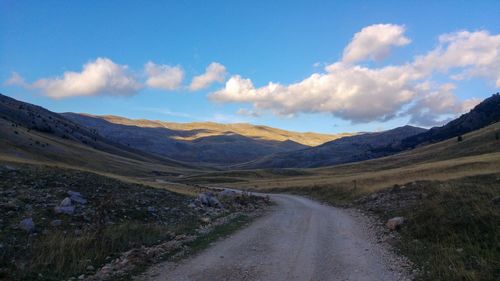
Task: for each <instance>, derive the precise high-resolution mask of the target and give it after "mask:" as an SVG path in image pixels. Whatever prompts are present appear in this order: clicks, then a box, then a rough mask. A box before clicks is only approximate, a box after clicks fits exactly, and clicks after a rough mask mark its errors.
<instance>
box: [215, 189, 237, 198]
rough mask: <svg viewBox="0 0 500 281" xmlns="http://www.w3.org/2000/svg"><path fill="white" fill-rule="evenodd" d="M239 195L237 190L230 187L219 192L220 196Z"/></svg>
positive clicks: (231, 196)
mask: <svg viewBox="0 0 500 281" xmlns="http://www.w3.org/2000/svg"><path fill="white" fill-rule="evenodd" d="M237 195H238V194H237V193H236V191H234V190H230V189H224V190H223V191H221V192H219V197H220V198H234V197H236V196H237Z"/></svg>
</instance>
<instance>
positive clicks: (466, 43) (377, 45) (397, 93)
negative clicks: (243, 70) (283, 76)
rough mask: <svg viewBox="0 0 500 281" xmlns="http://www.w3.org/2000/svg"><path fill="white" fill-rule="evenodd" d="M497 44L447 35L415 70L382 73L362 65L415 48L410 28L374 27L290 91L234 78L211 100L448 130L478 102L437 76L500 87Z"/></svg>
mask: <svg viewBox="0 0 500 281" xmlns="http://www.w3.org/2000/svg"><path fill="white" fill-rule="evenodd" d="M383 31H384V32H383ZM497 38H498V35H495V36H492V35H490V34H489V33H488V32H485V31H477V32H459V33H451V34H445V35H443V36H441V37H440V38H439V44H438V46H437V47H436V48H435V49H433V50H431V51H430V52H428V53H427V54H424V55H422V56H418V57H416V58H415V59H414V60H413V61H410V62H408V63H405V64H402V65H388V66H384V67H378V68H370V67H365V66H361V65H357V64H355V62H358V61H361V60H365V59H374V60H379V59H382V58H384V57H385V56H386V55H387V54H388V53H389V51H390V49H391V48H392V47H394V46H403V45H406V44H408V43H409V42H410V41H409V39H407V38H406V37H405V36H404V28H403V27H402V26H396V25H374V26H370V27H366V28H364V29H363V30H361V31H360V32H359V33H357V34H356V35H355V36H354V38H353V39H352V41H351V43H349V45H348V46H347V47H346V49H345V51H344V56H343V58H342V60H340V61H338V62H336V63H333V64H330V65H328V66H326V67H325V71H324V72H319V73H314V74H312V75H310V76H309V77H307V78H306V79H304V80H302V81H299V82H296V83H292V84H289V85H282V84H279V83H273V82H269V83H268V84H267V85H264V86H262V87H255V86H254V85H253V83H252V81H251V80H250V79H248V78H243V77H241V76H240V75H234V76H232V77H231V78H230V79H229V80H228V81H227V82H226V84H225V87H224V88H222V89H220V90H218V91H216V92H213V93H211V94H210V96H209V97H210V98H211V99H212V100H214V101H217V102H235V103H251V104H253V107H254V109H256V110H257V111H262V110H270V111H272V112H274V113H276V114H279V115H285V116H290V115H294V114H298V113H317V112H327V113H331V114H333V115H334V116H337V117H340V118H343V119H345V120H350V121H351V122H353V123H357V122H368V121H375V120H378V121H385V120H389V119H392V118H395V117H397V116H402V115H406V116H410V120H411V122H412V123H414V124H417V125H424V126H430V125H435V124H440V123H441V122H442V121H443V119H442V118H443V117H445V116H450V115H456V114H460V113H463V112H465V111H466V110H468V109H470V107H471V106H473V105H475V104H476V103H477V102H478V101H477V100H476V99H471V100H466V101H460V99H458V98H457V97H456V96H455V95H454V93H453V90H454V89H455V85H453V84H450V83H444V84H443V85H439V84H437V83H435V82H432V81H433V74H434V73H436V72H439V73H448V74H449V76H450V80H451V81H454V80H456V79H465V78H467V77H473V76H482V77H485V78H489V79H492V80H494V81H496V80H497V79H499V78H500V74H499V69H500V68H499V67H498V64H499V62H498V60H499V58H500V53H499V48H500V41H499V40H498V39H497ZM481 42H487V43H486V44H484V43H481ZM363 46H364V47H366V50H365V49H363V48H362V47H363ZM496 83H497V82H496ZM497 84H498V83H497ZM497 86H499V85H497ZM408 108H410V109H408Z"/></svg>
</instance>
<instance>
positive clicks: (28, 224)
mask: <svg viewBox="0 0 500 281" xmlns="http://www.w3.org/2000/svg"><path fill="white" fill-rule="evenodd" d="M19 228H20V229H22V230H24V231H26V232H28V233H31V232H34V231H35V223H34V222H33V219H32V218H26V219H24V220H22V221H21V222H20V223H19Z"/></svg>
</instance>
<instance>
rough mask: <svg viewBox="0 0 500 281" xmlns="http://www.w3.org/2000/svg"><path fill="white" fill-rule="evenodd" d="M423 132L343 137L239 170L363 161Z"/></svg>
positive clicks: (410, 129)
mask: <svg viewBox="0 0 500 281" xmlns="http://www.w3.org/2000/svg"><path fill="white" fill-rule="evenodd" d="M423 131H425V129H422V128H417V127H412V126H404V127H400V128H396V129H392V130H388V131H384V132H378V133H366V134H361V135H356V136H350V137H344V138H341V139H337V140H334V141H331V142H327V143H325V144H323V145H320V146H317V147H312V148H307V149H301V150H297V151H292V152H285V153H277V154H274V155H269V156H266V157H263V158H261V159H258V160H256V161H253V162H250V163H245V164H243V165H239V166H237V168H239V169H253V168H312V167H322V166H331V165H336V164H342V163H349V162H357V161H363V160H367V159H373V158H378V157H382V156H387V155H390V154H393V153H394V151H393V150H392V149H390V148H391V147H395V146H398V145H399V142H400V141H401V140H402V139H405V138H406V137H408V136H412V135H415V134H419V133H421V132H423Z"/></svg>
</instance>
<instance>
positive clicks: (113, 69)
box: [29, 58, 142, 98]
mask: <svg viewBox="0 0 500 281" xmlns="http://www.w3.org/2000/svg"><path fill="white" fill-rule="evenodd" d="M29 87H30V88H33V89H39V90H41V91H42V92H43V93H44V94H46V95H47V96H49V97H52V98H67V97H73V96H93V95H117V96H120V95H131V94H135V93H136V92H137V91H138V90H140V89H141V88H142V85H141V84H140V83H139V82H138V81H137V80H136V79H135V77H134V76H133V75H131V74H130V73H129V71H128V67H127V66H125V65H119V64H116V63H114V62H113V61H111V60H110V59H107V58H97V59H96V60H95V61H91V62H89V63H87V64H85V65H84V66H83V69H82V71H81V72H72V71H67V72H64V74H63V76H62V77H56V78H44V79H40V80H37V81H35V82H34V83H32V84H31V85H29Z"/></svg>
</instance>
